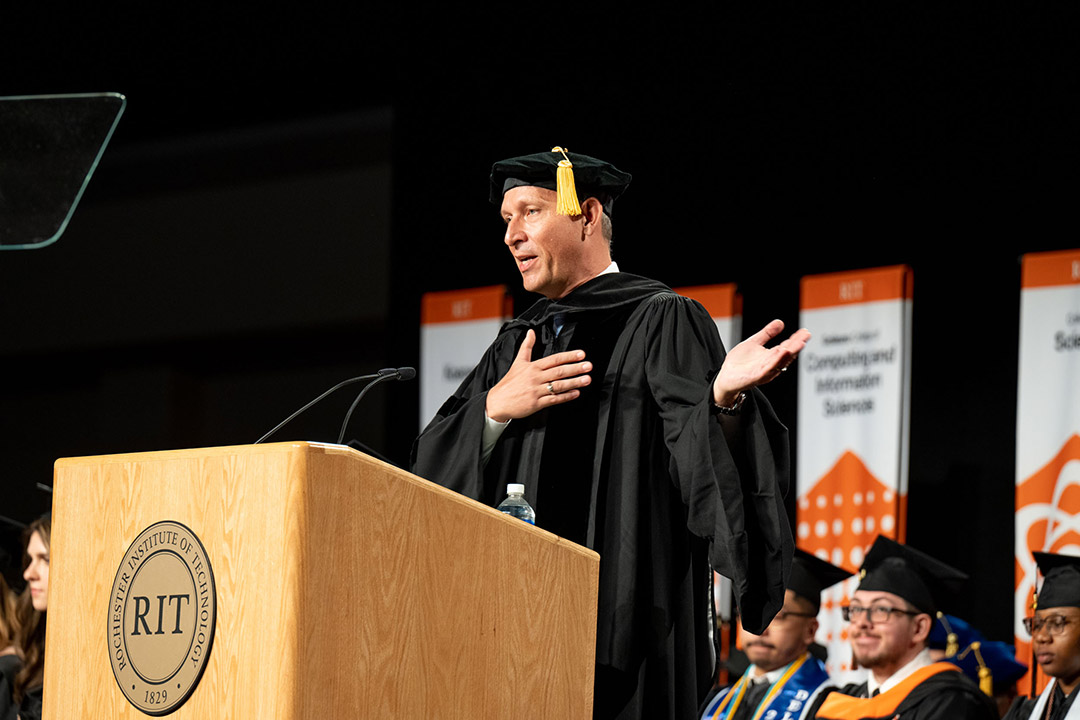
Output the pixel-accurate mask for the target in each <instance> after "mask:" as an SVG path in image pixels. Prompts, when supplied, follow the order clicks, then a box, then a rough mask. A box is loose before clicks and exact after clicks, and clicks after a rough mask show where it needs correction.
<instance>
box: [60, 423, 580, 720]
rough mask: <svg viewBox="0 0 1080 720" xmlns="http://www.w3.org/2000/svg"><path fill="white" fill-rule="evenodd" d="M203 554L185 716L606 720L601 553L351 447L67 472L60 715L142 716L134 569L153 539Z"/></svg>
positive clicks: (256, 450) (211, 452)
mask: <svg viewBox="0 0 1080 720" xmlns="http://www.w3.org/2000/svg"><path fill="white" fill-rule="evenodd" d="M161 520H175V521H178V522H181V523H183V524H185V525H187V526H188V527H190V528H191V529H192V530H193V531H194V532H195V534H196V535H197V536H198V537H199V538H200V539H201V540H202V542H203V544H204V546H205V547H206V551H207V554H208V556H209V558H210V562H211V564H212V566H213V571H214V578H215V582H216V585H217V608H218V615H217V618H218V619H217V629H216V632H215V635H214V640H213V647H212V650H211V652H210V657H209V660H208V662H207V665H206V670H205V672H204V674H203V677H202V679H201V681H200V683H199V685H198V687H197V688H196V689H195V692H194V693H193V694H192V696H191V697H190V698H189V699H188V700H187V702H186V703H185V704H184V705H183V706H181V707H180V708H179V709H178V710H177V711H176V712H175V713H173V714H172V715H170V716H169V717H172V718H177V720H183V719H186V718H205V717H222V718H280V719H292V718H353V717H359V718H403V717H418V718H435V719H437V718H461V719H462V720H475V719H476V718H492V719H500V720H501V719H502V718H509V717H514V716H518V715H520V714H521V713H527V714H528V715H529V716H530V717H535V718H558V719H559V720H573V719H574V718H582V719H583V720H586V719H587V718H590V717H591V716H592V688H593V672H594V657H595V642H596V594H597V576H598V568H599V558H598V556H597V555H596V553H594V552H592V551H590V550H587V549H584V548H581V547H579V546H577V545H574V544H573V543H570V542H568V541H565V540H562V539H560V538H558V537H556V536H554V535H552V534H550V533H548V532H545V531H543V530H539V529H537V528H534V527H531V526H528V525H526V524H525V523H522V522H521V521H520V520H516V519H514V518H510V517H508V516H506V515H502V514H501V513H498V512H497V511H495V510H493V509H491V508H488V507H486V506H483V505H480V504H479V503H476V502H473V501H472V500H469V499H467V498H465V497H463V496H461V495H458V494H456V493H453V492H451V491H449V490H446V489H444V488H441V487H439V486H437V485H434V484H432V483H429V482H427V481H425V480H422V479H420V478H418V477H416V476H414V475H411V474H409V473H407V472H404V471H402V470H399V469H397V468H394V467H392V466H389V465H386V464H385V463H381V462H379V461H377V460H374V459H372V458H370V457H367V456H365V455H362V454H360V453H357V452H355V451H353V450H351V449H348V448H344V447H341V446H336V445H319V444H314V443H276V444H272V445H254V446H241V447H227V448H210V449H200V450H181V451H169V452H160V453H137V454H129V455H112V456H101V457H92V458H69V459H62V460H58V461H57V463H56V470H55V490H54V498H53V535H52V548H51V555H52V568H51V577H52V584H51V588H50V603H49V618H48V635H47V647H46V667H45V696H44V701H45V707H44V712H45V718H46V719H47V720H52V719H54V718H80V719H81V718H91V717H95V718H97V717H101V718H143V717H147V716H146V715H144V714H143V713H141V712H139V711H138V710H137V709H135V708H134V707H132V706H131V705H130V704H129V703H128V702H127V700H126V699H125V698H124V696H123V695H122V694H121V692H120V690H119V688H118V687H117V684H116V680H115V679H114V677H113V674H112V669H111V667H110V664H109V655H108V653H109V643H108V617H109V616H108V608H109V604H110V597H109V594H110V589H111V586H112V582H113V578H114V576H115V574H116V570H117V568H118V567H119V565H120V563H121V562H122V560H123V558H124V552H125V551H126V550H127V548H128V545H129V544H130V543H131V541H132V540H133V539H134V538H135V537H136V536H137V535H138V534H139V533H140V532H141V531H142V530H143V529H145V528H146V527H148V526H149V525H151V524H153V523H155V522H158V521H161Z"/></svg>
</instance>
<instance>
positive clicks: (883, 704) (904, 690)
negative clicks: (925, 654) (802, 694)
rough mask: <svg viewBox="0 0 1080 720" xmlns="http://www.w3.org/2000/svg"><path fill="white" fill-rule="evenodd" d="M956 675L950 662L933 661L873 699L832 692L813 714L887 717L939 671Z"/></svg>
mask: <svg viewBox="0 0 1080 720" xmlns="http://www.w3.org/2000/svg"><path fill="white" fill-rule="evenodd" d="M949 671H954V672H960V668H958V667H956V666H955V665H953V664H952V663H947V662H936V663H934V664H933V665H927V666H926V667H923V668H919V669H918V670H916V671H915V672H913V673H911V675H909V676H908V677H906V678H905V679H904V680H903V681H902V682H901V683H900V684H899V685H897V686H896V687H894V688H892V689H891V690H888V691H886V692H883V693H881V694H880V695H878V696H877V697H872V698H857V697H851V696H850V695H844V694H842V693H838V692H834V693H832V694H831V695H829V697H827V698H825V702H823V703H822V704H821V708H820V709H819V710H818V712H817V717H818V718H819V720H860V719H861V718H880V717H891V716H892V715H893V714H894V713H895V712H896V708H898V707H900V703H902V702H904V700H906V699H907V696H908V694H909V693H910V692H911V691H912V690H914V689H915V688H916V687H918V686H919V684H920V683H922V681H923V680H926V679H927V678H928V677H930V676H932V675H937V674H938V673H940V672H949Z"/></svg>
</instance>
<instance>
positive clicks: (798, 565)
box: [787, 548, 851, 612]
mask: <svg viewBox="0 0 1080 720" xmlns="http://www.w3.org/2000/svg"><path fill="white" fill-rule="evenodd" d="M849 577H851V573H849V572H848V571H847V570H845V569H843V568H839V567H836V566H835V565H833V564H832V563H829V562H825V561H824V560H822V559H821V558H819V557H818V556H816V555H812V554H811V553H808V552H806V551H805V550H801V549H799V548H795V555H794V556H793V557H792V558H791V576H790V577H789V578H788V584H787V589H788V590H790V591H792V592H793V593H795V594H796V595H798V596H799V597H801V598H805V599H806V600H808V601H810V603H812V604H813V606H814V612H817V611H818V610H820V609H821V591H822V590H824V589H825V588H827V587H832V586H833V585H835V584H836V583H838V582H840V581H841V580H844V579H846V578H849Z"/></svg>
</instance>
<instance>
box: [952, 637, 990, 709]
mask: <svg viewBox="0 0 1080 720" xmlns="http://www.w3.org/2000/svg"><path fill="white" fill-rule="evenodd" d="M979 647H980V644H979V641H978V640H976V641H975V642H973V643H971V644H970V645H968V646H967V648H966V649H965V650H964V652H962V653H960V656H959V657H958V658H957V660H963V659H964V656H965V655H967V654H968V653H969V652H971V651H974V652H975V662H977V663H978V664H979V690H982V692H983V694H984V695H986V696H987V697H994V675H993V673H992V672H990V668H989V667H987V665H986V661H985V660H983V656H982V653H981V652H979Z"/></svg>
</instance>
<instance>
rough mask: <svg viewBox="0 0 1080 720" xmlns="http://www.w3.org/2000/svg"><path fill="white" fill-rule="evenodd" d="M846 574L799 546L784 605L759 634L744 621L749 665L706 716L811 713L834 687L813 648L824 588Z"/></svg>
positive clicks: (747, 719) (732, 719)
mask: <svg viewBox="0 0 1080 720" xmlns="http://www.w3.org/2000/svg"><path fill="white" fill-rule="evenodd" d="M847 577H850V573H849V572H848V571H847V570H844V569H843V568H838V567H836V566H835V565H833V564H831V563H828V562H825V561H824V560H822V559H820V558H818V557H815V556H814V555H811V554H810V553H808V552H805V551H803V550H800V549H797V548H796V550H795V556H794V557H793V558H792V561H791V577H790V578H788V583H787V590H786V591H785V593H784V607H783V608H781V610H780V612H778V613H777V614H776V617H775V618H773V621H772V622H771V623H770V624H769V627H767V628H766V629H765V632H763V633H760V634H756V635H755V634H754V633H751V632H749V631H747V630H746V629H745V628H743V627H742V625H741V623H740V625H739V644H740V646H741V647H742V650H743V652H744V653H746V657H747V659H748V660H749V661H750V666H749V667H747V668H746V670H745V672H743V673H742V675H741V676H740V677H739V679H738V681H736V682H735V684H734V685H732V686H731V687H729V688H724V689H722V690H720V691H719V692H718V693H717V694H716V695H715V696H714V697H712V698H711V699H710V700H709V701H708V702H707V703H706V705H705V709H704V711H703V712H702V714H701V718H702V720H752V718H755V717H763V716H767V717H770V718H773V717H775V718H782V717H787V718H790V720H801V719H802V718H807V717H810V716H811V714H812V713H811V711H812V709H813V708H814V707H816V704H817V701H818V698H819V697H821V696H822V693H823V691H825V690H826V689H828V688H830V687H832V686H833V685H832V681H831V680H830V679H829V673H828V672H827V671H826V670H825V663H824V662H822V661H821V660H819V659H818V658H816V657H814V656H813V655H812V654H811V652H810V646H811V645H812V644H813V642H814V635H815V634H816V633H817V629H818V621H817V615H818V612H819V611H820V610H821V591H822V590H824V589H825V588H828V587H832V586H833V585H835V584H836V583H838V582H840V581H841V580H844V579H845V578H847Z"/></svg>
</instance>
